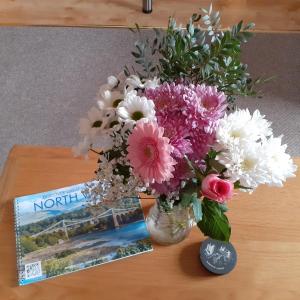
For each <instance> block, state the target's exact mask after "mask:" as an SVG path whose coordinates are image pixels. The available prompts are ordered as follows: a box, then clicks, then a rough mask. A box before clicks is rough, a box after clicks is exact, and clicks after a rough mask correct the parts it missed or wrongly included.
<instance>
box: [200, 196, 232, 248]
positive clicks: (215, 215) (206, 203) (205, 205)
mask: <svg viewBox="0 0 300 300" xmlns="http://www.w3.org/2000/svg"><path fill="white" fill-rule="evenodd" d="M202 212H203V217H202V220H201V221H200V222H198V223H197V226H198V227H199V228H200V230H201V231H202V232H203V233H204V235H206V236H209V237H211V238H213V239H216V240H220V241H226V242H228V241H229V239H230V234H231V227H230V224H229V222H228V219H227V217H226V215H225V214H224V209H223V208H221V207H220V206H219V204H218V203H217V202H215V201H211V200H209V199H206V198H204V200H203V201H202Z"/></svg>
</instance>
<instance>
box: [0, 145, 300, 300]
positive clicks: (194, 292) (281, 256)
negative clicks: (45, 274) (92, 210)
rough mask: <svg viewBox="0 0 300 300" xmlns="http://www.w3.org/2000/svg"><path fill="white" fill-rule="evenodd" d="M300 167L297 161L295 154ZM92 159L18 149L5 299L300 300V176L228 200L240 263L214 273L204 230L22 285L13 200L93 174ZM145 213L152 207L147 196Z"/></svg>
mask: <svg viewBox="0 0 300 300" xmlns="http://www.w3.org/2000/svg"><path fill="white" fill-rule="evenodd" d="M296 162H297V163H298V165H299V164H300V159H299V158H298V159H296ZM95 166H96V163H95V157H94V158H93V159H90V160H84V159H79V158H73V157H72V154H71V152H70V149H68V148H46V147H32V146H15V147H14V148H13V149H12V151H11V152H10V154H9V157H8V160H7V163H6V166H5V169H4V172H3V174H2V177H1V181H0V200H1V202H0V203H1V211H0V299H1V300H10V299H28V300H29V299H30V300H35V299H37V300H44V299H63V300H66V299H72V300H76V299H86V300H91V299H101V300H103V299H122V300H125V299H130V300H132V299H181V300H185V299H197V300H199V299H243V300H244V299H245V300H248V299H264V300H265V299H272V300H273V299H280V300H287V299H300V233H299V232H300V231H299V229H300V216H299V214H300V188H299V187H300V176H298V177H296V178H294V179H290V180H289V181H288V182H287V184H286V185H285V188H282V189H278V188H267V187H263V188H260V189H259V190H257V191H256V192H255V193H254V194H253V195H252V196H249V195H247V194H244V193H242V194H240V195H238V196H236V197H235V198H234V199H233V200H232V201H231V203H230V212H229V213H228V215H229V219H230V221H231V224H232V227H233V233H232V239H231V241H232V243H233V244H234V245H235V247H236V249H237V252H238V264H237V266H236V268H235V269H234V270H233V271H232V272H231V273H230V274H228V275H225V276H215V275H211V274H210V273H208V272H207V271H206V270H204V269H203V267H202V266H201V265H200V263H199V260H198V251H199V244H200V241H201V240H203V239H204V237H203V236H202V234H201V233H200V232H199V231H198V230H197V228H194V229H193V231H192V233H191V234H190V236H189V238H188V239H186V240H185V241H183V242H182V243H180V244H178V245H174V246H168V247H163V246H158V245H156V244H154V251H153V252H151V253H146V254H143V255H139V256H136V257H134V258H128V259H124V260H121V261H118V262H113V263H110V264H106V265H102V266H98V267H95V268H91V269H88V270H83V271H79V272H76V273H73V274H69V275H65V276H61V277H58V278H54V279H49V280H46V281H43V282H39V283H35V284H32V285H28V286H23V287H19V286H17V281H16V278H17V273H16V258H15V236H14V226H13V223H14V219H13V210H12V208H13V206H12V203H13V198H14V197H16V196H21V195H25V194H31V193H37V192H43V191H46V190H50V189H55V188H59V187H64V186H67V185H71V184H76V183H80V182H84V181H86V180H89V179H91V177H92V176H93V170H94V169H95ZM143 204H144V208H145V210H147V209H148V208H149V206H150V205H151V202H149V200H147V201H145V202H144V203H143Z"/></svg>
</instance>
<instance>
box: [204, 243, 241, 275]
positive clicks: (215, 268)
mask: <svg viewBox="0 0 300 300" xmlns="http://www.w3.org/2000/svg"><path fill="white" fill-rule="evenodd" d="M200 260H201V263H202V265H203V266H204V267H205V268H206V269H207V270H208V271H210V272H212V273H214V274H218V275H223V274H227V273H229V272H230V271H232V270H233V268H234V267H235V265H236V261H237V255H236V251H235V249H234V247H233V246H232V244H231V243H230V242H221V241H217V240H213V239H211V238H209V239H207V240H205V241H203V242H202V243H201V247H200Z"/></svg>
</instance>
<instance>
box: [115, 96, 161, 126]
mask: <svg viewBox="0 0 300 300" xmlns="http://www.w3.org/2000/svg"><path fill="white" fill-rule="evenodd" d="M117 115H118V116H119V121H120V122H122V121H123V122H125V123H127V122H129V123H135V122H136V121H139V120H156V118H155V109H154V102H153V101H152V100H149V99H147V98H146V97H139V96H137V94H136V92H135V91H132V92H129V93H127V94H126V96H125V99H124V101H123V102H122V103H120V105H119V106H118V108H117Z"/></svg>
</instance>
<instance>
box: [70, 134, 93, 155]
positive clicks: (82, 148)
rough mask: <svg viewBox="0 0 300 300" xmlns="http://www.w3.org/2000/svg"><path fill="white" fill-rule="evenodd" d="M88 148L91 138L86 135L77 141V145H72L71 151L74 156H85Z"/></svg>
mask: <svg viewBox="0 0 300 300" xmlns="http://www.w3.org/2000/svg"><path fill="white" fill-rule="evenodd" d="M90 148H91V140H90V139H89V138H88V137H84V139H83V140H82V141H81V142H79V144H78V145H77V146H73V147H72V152H73V154H74V156H75V157H77V156H81V155H83V156H85V158H87V157H88V152H89V150H90Z"/></svg>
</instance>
